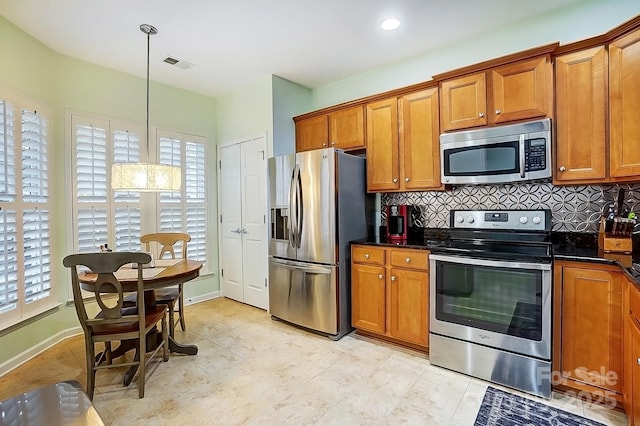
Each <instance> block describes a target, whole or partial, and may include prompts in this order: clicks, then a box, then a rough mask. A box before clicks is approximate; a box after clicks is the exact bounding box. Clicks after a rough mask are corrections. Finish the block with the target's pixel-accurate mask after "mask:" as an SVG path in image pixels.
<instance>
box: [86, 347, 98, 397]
mask: <svg viewBox="0 0 640 426" xmlns="http://www.w3.org/2000/svg"><path fill="white" fill-rule="evenodd" d="M84 343H85V352H86V357H87V395H88V396H89V399H90V400H93V391H94V389H95V386H96V370H95V369H94V366H95V357H96V354H95V349H94V347H93V341H92V340H91V338H90V337H88V336H85V338H84Z"/></svg>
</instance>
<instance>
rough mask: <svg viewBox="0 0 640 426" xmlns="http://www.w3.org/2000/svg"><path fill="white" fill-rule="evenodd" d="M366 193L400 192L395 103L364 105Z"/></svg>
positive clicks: (393, 100) (385, 102)
mask: <svg viewBox="0 0 640 426" xmlns="http://www.w3.org/2000/svg"><path fill="white" fill-rule="evenodd" d="M366 110H367V189H368V190H369V191H371V192H374V191H393V190H397V189H399V188H400V179H399V175H400V170H399V169H400V168H399V167H398V101H397V99H396V98H389V99H384V100H381V101H378V102H372V103H370V104H367V107H366Z"/></svg>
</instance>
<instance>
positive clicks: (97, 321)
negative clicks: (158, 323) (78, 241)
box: [62, 252, 151, 334]
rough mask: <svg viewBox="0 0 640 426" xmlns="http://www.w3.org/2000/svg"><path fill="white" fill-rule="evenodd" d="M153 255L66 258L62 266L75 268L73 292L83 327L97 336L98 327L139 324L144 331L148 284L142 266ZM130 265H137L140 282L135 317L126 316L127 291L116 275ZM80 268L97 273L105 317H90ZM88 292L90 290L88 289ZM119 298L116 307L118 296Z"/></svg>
mask: <svg viewBox="0 0 640 426" xmlns="http://www.w3.org/2000/svg"><path fill="white" fill-rule="evenodd" d="M150 261H151V256H149V255H148V254H147V253H142V252H107V253H86V254H70V255H68V256H66V257H65V258H64V259H63V260H62V263H63V265H64V266H66V267H67V268H70V269H71V287H72V289H73V301H74V304H75V307H76V312H77V314H78V319H79V320H80V325H82V328H83V329H84V330H85V332H90V333H92V334H93V328H94V327H96V326H98V325H107V324H124V323H129V324H130V323H133V322H139V323H140V324H139V325H140V327H139V329H140V330H144V315H145V312H144V282H143V279H142V265H143V264H145V263H149V262H150ZM128 263H137V264H138V266H137V270H138V279H137V287H136V291H137V298H136V300H137V307H138V309H137V311H135V310H134V311H133V312H134V314H132V315H122V306H123V302H124V290H123V287H122V284H121V283H120V281H118V279H117V278H116V276H115V274H114V273H115V272H116V271H117V270H118V269H120V267H121V266H123V265H125V264H128ZM79 266H84V267H86V268H88V269H89V270H90V271H87V272H92V273H95V274H97V277H96V280H95V284H94V286H93V295H94V296H95V300H96V303H97V304H98V306H99V307H100V310H101V311H102V315H101V316H100V317H96V318H89V317H88V315H87V310H86V306H85V303H86V302H87V301H86V300H85V298H84V297H83V293H82V288H81V287H80V281H79V278H78V273H79V272H81V271H79V270H78V267H79ZM85 291H86V290H85ZM116 295H117V299H115V305H114V297H113V296H116Z"/></svg>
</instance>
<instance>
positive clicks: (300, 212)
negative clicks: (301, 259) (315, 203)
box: [296, 166, 304, 248]
mask: <svg viewBox="0 0 640 426" xmlns="http://www.w3.org/2000/svg"><path fill="white" fill-rule="evenodd" d="M297 169H298V177H297V179H296V186H297V191H298V195H297V196H296V216H297V217H296V225H297V228H298V229H297V231H296V240H297V241H298V244H297V248H300V243H301V241H300V240H301V237H300V236H301V235H302V220H303V218H304V199H303V194H302V177H301V174H300V167H299V166H297Z"/></svg>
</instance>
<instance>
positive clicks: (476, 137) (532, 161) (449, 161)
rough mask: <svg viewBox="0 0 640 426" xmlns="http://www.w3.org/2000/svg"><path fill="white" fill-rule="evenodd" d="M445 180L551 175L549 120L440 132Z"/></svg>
mask: <svg viewBox="0 0 640 426" xmlns="http://www.w3.org/2000/svg"><path fill="white" fill-rule="evenodd" d="M440 160H441V162H440V164H442V173H441V174H442V183H444V184H449V185H450V184H490V183H506V182H522V181H527V180H533V179H546V178H550V177H551V120H550V119H548V118H545V119H542V120H535V121H529V122H526V123H519V124H510V125H506V126H499V127H489V128H485V129H477V130H468V131H462V132H453V133H444V134H442V135H440Z"/></svg>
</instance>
